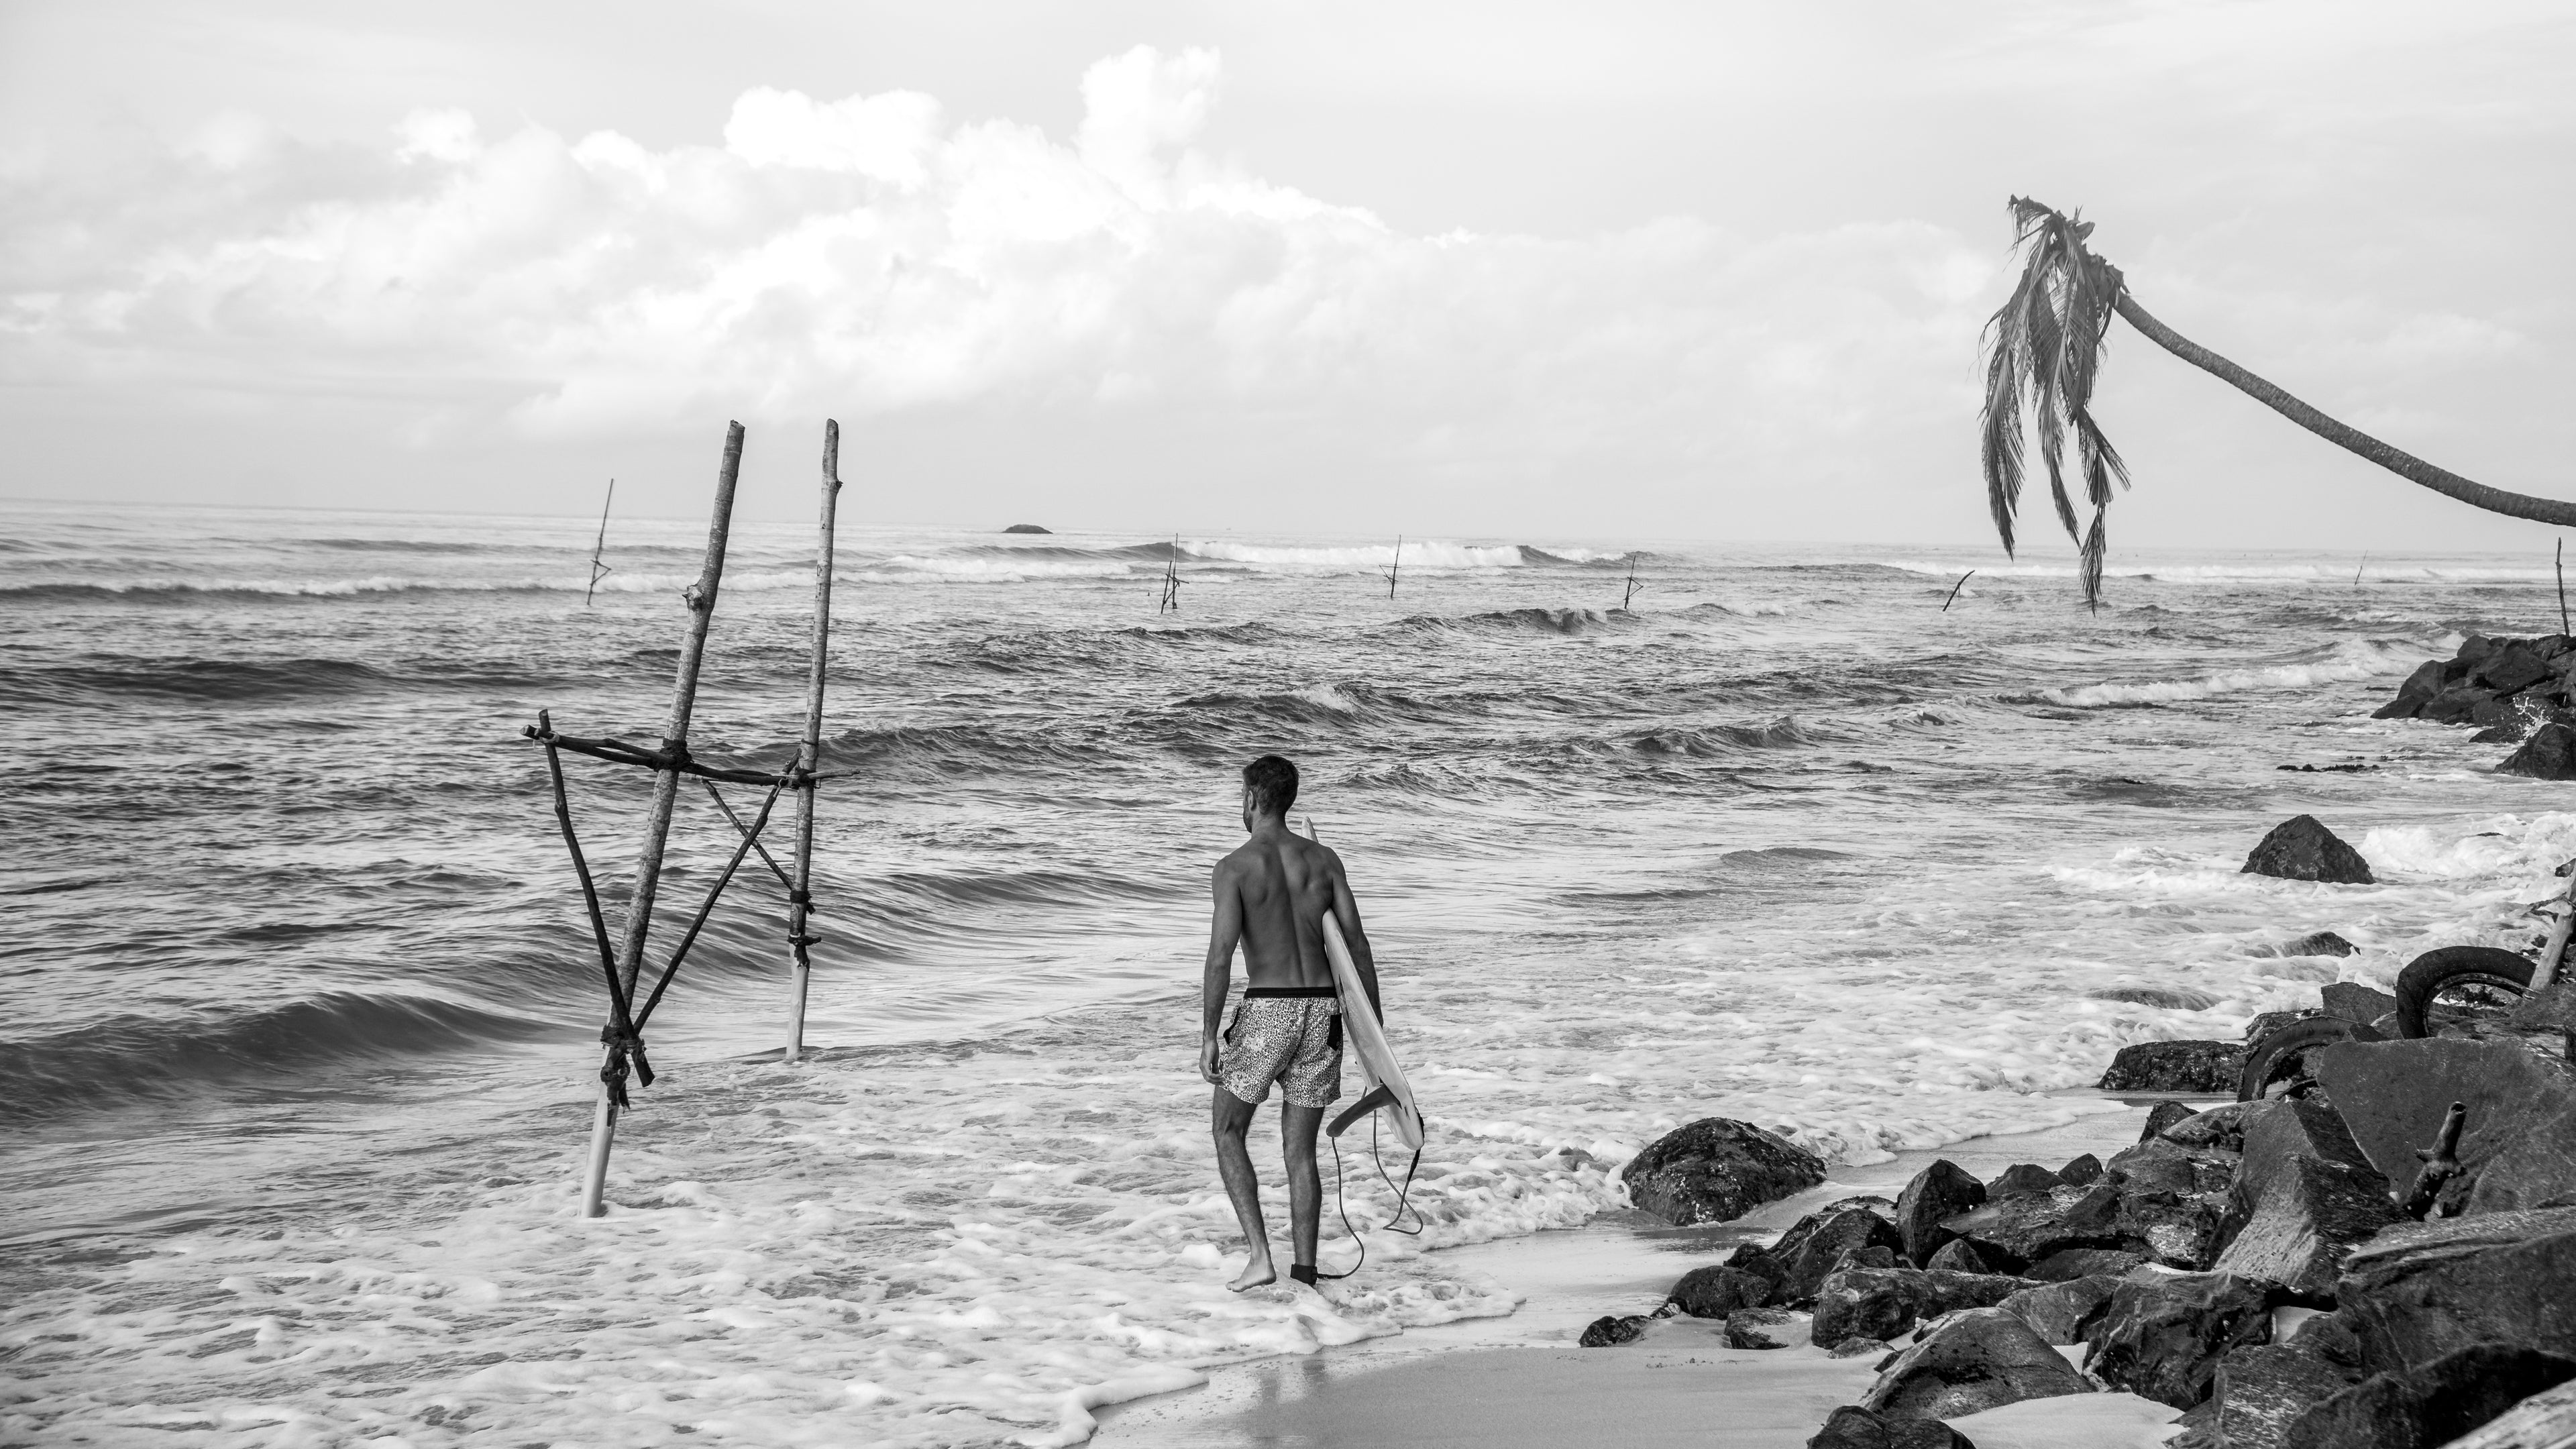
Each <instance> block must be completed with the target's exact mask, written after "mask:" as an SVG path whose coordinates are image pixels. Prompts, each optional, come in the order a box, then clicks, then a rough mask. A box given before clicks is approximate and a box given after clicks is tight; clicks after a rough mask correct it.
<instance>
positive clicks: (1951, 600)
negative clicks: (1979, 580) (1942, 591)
mask: <svg viewBox="0 0 2576 1449" xmlns="http://www.w3.org/2000/svg"><path fill="white" fill-rule="evenodd" d="M1976 576H1977V571H1976V570H1975V569H1970V570H1968V571H1967V572H1966V573H1964V574H1961V575H1959V581H1958V582H1957V583H1955V584H1952V585H1951V586H1950V597H1948V598H1946V599H1943V600H1942V601H1941V612H1942V613H1944V614H1946V613H1948V612H1950V606H1951V605H1952V604H1955V603H1957V602H1959V591H1960V590H1961V589H1964V588H1966V587H1967V586H1968V580H1970V579H1973V578H1975V577H1976Z"/></svg>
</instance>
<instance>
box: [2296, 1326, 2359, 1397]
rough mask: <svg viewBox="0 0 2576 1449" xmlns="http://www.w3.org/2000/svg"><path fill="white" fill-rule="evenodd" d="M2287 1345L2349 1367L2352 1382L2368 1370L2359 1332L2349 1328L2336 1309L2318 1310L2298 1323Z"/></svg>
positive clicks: (2356, 1380) (2339, 1366)
mask: <svg viewBox="0 0 2576 1449" xmlns="http://www.w3.org/2000/svg"><path fill="white" fill-rule="evenodd" d="M2290 1346H2291V1347H2292V1348H2295V1349H2297V1350H2298V1351H2299V1352H2301V1353H2306V1354H2314V1355H2315V1356H2316V1357H2318V1358H2321V1359H2323V1360H2325V1361H2326V1362H2327V1363H2330V1364H2333V1365H2334V1366H2335V1367H2337V1368H2340V1369H2348V1370H2350V1371H2351V1374H2352V1378H2353V1380H2354V1381H2355V1382H2356V1383H2357V1382H2359V1381H2360V1380H2361V1379H2362V1378H2363V1377H2364V1376H2365V1375H2366V1374H2367V1372H2368V1371H2367V1370H2366V1369H2365V1368H2364V1367H2363V1366H2362V1361H2361V1335H2359V1334H2357V1333H2355V1332H2353V1331H2352V1325H2351V1324H2350V1323H2349V1322H2347V1321H2345V1319H2344V1316H2343V1315H2342V1314H2341V1313H2339V1312H2337V1313H2320V1314H2318V1315H2317V1316H2315V1317H2314V1318H2311V1319H2309V1320H2308V1321H2307V1322H2305V1323H2302V1324H2300V1325H2299V1326H2298V1328H2297V1329H2296V1330H2294V1331H2293V1332H2292V1333H2291V1334H2290Z"/></svg>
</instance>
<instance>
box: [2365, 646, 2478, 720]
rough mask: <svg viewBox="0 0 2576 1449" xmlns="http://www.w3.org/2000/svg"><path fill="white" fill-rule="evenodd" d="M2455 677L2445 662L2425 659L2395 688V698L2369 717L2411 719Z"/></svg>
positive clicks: (2372, 712) (2373, 711)
mask: <svg viewBox="0 0 2576 1449" xmlns="http://www.w3.org/2000/svg"><path fill="white" fill-rule="evenodd" d="M2455 677H2457V676H2454V675H2453V674H2452V673H2451V671H2450V665H2449V664H2448V663H2446V662H2445V661H2443V660H2439V659H2427V660H2425V661H2424V662H2423V663H2421V664H2419V665H2417V666H2415V672H2414V673H2412V674H2410V675H2407V676H2406V682H2405V683H2404V684H2401V685H2399V686H2397V695H2396V697H2395V698H2393V699H2391V700H2389V701H2388V703H2386V704H2383V705H2381V706H2380V707H2379V708H2377V709H2375V710H2372V711H2371V712H2370V717H2371V718H2372V719H2413V718H2414V717H2415V712H2416V711H2417V710H2420V709H2422V708H2423V707H2424V705H2425V702H2426V701H2428V700H2430V699H2431V698H2432V697H2433V696H2435V695H2437V694H2440V693H2441V692H2442V690H2443V688H2444V687H2445V686H2446V685H2448V684H2450V682H2451V681H2452V680H2453V679H2454V678H2455Z"/></svg>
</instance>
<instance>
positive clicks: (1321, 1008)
mask: <svg viewBox="0 0 2576 1449" xmlns="http://www.w3.org/2000/svg"><path fill="white" fill-rule="evenodd" d="M1216 1079H1217V1083H1218V1085H1220V1086H1222V1087H1224V1088H1225V1089H1226V1090H1227V1091H1229V1092H1232V1093H1233V1094H1234V1095H1235V1096H1236V1097H1237V1098H1238V1099H1240V1100H1242V1101H1246V1102H1249V1103H1251V1104H1252V1105H1254V1106H1256V1107H1258V1106H1260V1105H1261V1102H1262V1099H1263V1098H1265V1097H1268V1096H1269V1095H1270V1084H1271V1083H1272V1082H1277V1083H1279V1084H1280V1095H1282V1096H1284V1097H1286V1098H1287V1099H1288V1102H1289V1105H1291V1106H1296V1107H1323V1106H1328V1105H1330V1104H1331V1102H1332V1100H1333V1099H1334V1098H1335V1097H1338V1096H1340V1095H1341V1094H1342V1008H1341V1003H1340V1002H1338V1001H1335V1000H1334V999H1333V998H1332V997H1329V996H1247V997H1245V998H1244V1000H1243V1004H1242V1005H1241V1006H1238V1007H1236V1008H1235V1009H1234V1024H1233V1025H1231V1026H1229V1027H1227V1028H1226V1029H1225V1037H1224V1041H1223V1045H1221V1046H1219V1047H1218V1048H1217V1057H1216Z"/></svg>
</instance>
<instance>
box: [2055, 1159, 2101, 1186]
mask: <svg viewBox="0 0 2576 1449" xmlns="http://www.w3.org/2000/svg"><path fill="white" fill-rule="evenodd" d="M2057 1180H2058V1181H2059V1182H2062V1183H2065V1184H2066V1185H2067V1186H2069V1187H2083V1186H2085V1185H2086V1184H2087V1183H2094V1182H2100V1181H2101V1180H2102V1159H2101V1158H2098V1157H2096V1156H2094V1155H2093V1154H2092V1153H2090V1152H2087V1153H2085V1154H2084V1155H2083V1156H2081V1157H2079V1158H2076V1159H2075V1160H2074V1161H2073V1162H2070V1163H2068V1164H2066V1165H2065V1166H2064V1167H2061V1168H2059V1169H2057Z"/></svg>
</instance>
